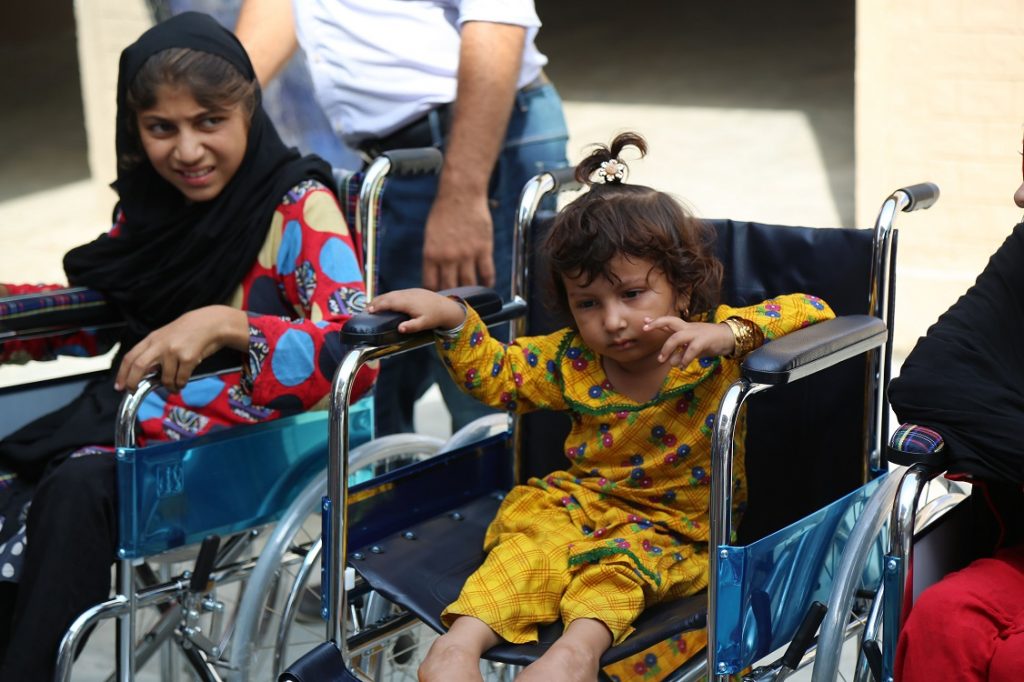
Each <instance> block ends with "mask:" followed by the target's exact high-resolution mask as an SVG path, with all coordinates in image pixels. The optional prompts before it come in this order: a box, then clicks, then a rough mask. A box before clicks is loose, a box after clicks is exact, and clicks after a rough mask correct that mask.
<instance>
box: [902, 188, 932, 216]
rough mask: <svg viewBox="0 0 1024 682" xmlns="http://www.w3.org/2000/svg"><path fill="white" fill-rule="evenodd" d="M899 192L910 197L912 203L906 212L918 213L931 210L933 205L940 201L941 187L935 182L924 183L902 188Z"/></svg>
mask: <svg viewBox="0 0 1024 682" xmlns="http://www.w3.org/2000/svg"><path fill="white" fill-rule="evenodd" d="M897 191H898V192H903V193H904V194H906V195H907V196H908V197H910V203H909V204H908V205H907V207H906V208H905V209H903V210H904V211H905V212H907V213H909V212H910V211H917V210H918V209H925V208H931V205H932V204H934V203H935V202H936V201H938V200H939V186H938V185H936V184H935V183H934V182H922V183H920V184H917V185H910V186H909V187H902V188H900V189H899V190H897Z"/></svg>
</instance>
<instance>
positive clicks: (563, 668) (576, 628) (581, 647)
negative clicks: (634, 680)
mask: <svg viewBox="0 0 1024 682" xmlns="http://www.w3.org/2000/svg"><path fill="white" fill-rule="evenodd" d="M611 644H612V634H611V632H609V631H608V628H607V627H606V626H605V625H604V623H602V622H600V621H598V620H594V619H592V618H579V619H577V620H574V621H573V622H572V623H570V624H569V627H568V628H566V629H565V632H563V633H562V636H561V637H559V638H558V641H557V642H555V643H554V644H552V645H551V648H550V649H548V650H547V653H545V654H544V655H543V656H541V657H540V658H538V659H537V660H536V661H534V662H533V663H531V664H530V665H529V666H528V667H527V668H526V670H524V671H523V674H522V675H520V676H519V677H517V678H516V680H517V681H518V682H594V680H596V679H597V673H598V670H599V669H600V664H601V654H603V653H604V652H605V650H606V649H608V647H609V646H611Z"/></svg>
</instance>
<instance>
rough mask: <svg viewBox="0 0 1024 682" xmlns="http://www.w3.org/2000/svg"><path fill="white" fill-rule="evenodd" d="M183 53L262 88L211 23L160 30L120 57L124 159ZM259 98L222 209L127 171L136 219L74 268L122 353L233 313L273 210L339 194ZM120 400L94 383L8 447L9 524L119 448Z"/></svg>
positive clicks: (88, 249) (196, 17)
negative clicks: (99, 298) (159, 57)
mask: <svg viewBox="0 0 1024 682" xmlns="http://www.w3.org/2000/svg"><path fill="white" fill-rule="evenodd" d="M175 47H185V48H191V49H193V50H198V51H201V52H209V53H210V54H215V55H218V56H220V57H223V58H224V59H226V60H227V61H228V62H229V63H231V64H232V65H233V66H234V67H235V68H237V69H238V70H239V71H240V72H241V73H242V74H243V75H244V76H245V77H246V78H248V79H249V80H254V79H255V74H254V72H253V68H252V64H251V63H250V62H249V57H248V56H247V55H246V53H245V50H244V49H243V48H242V45H241V43H239V42H238V39H237V38H235V36H234V35H232V34H231V33H230V32H229V31H227V30H225V29H224V28H222V27H221V26H220V25H219V24H218V23H217V22H216V21H214V20H213V19H212V18H211V17H209V16H207V15H205V14H199V13H196V12H188V13H185V14H180V15H177V16H175V17H173V18H171V19H168V20H167V21H165V22H163V23H161V24H158V25H156V26H154V27H153V28H151V29H149V30H148V31H146V32H145V33H143V34H142V36H141V37H140V38H139V39H138V40H137V41H135V42H134V43H132V44H131V45H129V46H128V47H127V48H126V49H125V50H124V52H122V53H121V64H120V70H119V72H118V79H117V104H118V108H117V140H116V143H117V152H118V157H119V159H120V157H121V154H122V153H123V152H125V151H126V150H128V149H134V148H136V147H137V146H138V145H134V146H133V145H132V143H133V140H132V139H131V138H130V137H129V136H130V135H132V134H134V133H133V132H132V129H131V128H129V126H128V124H127V122H128V121H129V117H132V116H135V112H133V111H131V110H130V109H129V108H128V107H127V106H126V95H127V91H128V86H129V85H130V84H131V82H132V80H133V79H134V78H135V75H136V74H137V73H138V72H139V69H140V68H141V67H142V65H143V63H144V62H145V61H146V60H147V59H148V58H150V57H151V56H153V55H154V54H156V53H157V52H160V51H162V50H166V49H169V48H175ZM258 98H259V91H258V90H257V104H256V108H255V110H254V113H253V119H252V123H251V126H250V128H249V134H248V141H247V147H246V152H245V156H244V158H243V160H242V162H241V164H240V166H239V168H238V171H237V172H236V173H235V175H234V177H233V178H231V180H230V182H228V184H227V186H226V187H224V189H223V190H222V191H221V193H220V194H219V195H218V196H217V197H215V198H214V199H211V200H209V201H205V202H198V203H189V202H187V201H186V200H185V198H184V196H183V195H182V194H181V193H180V192H178V191H177V190H176V189H175V188H174V187H173V186H171V185H170V184H169V183H168V182H166V181H165V180H164V179H163V178H161V177H160V176H159V175H158V174H157V172H156V171H155V170H154V169H153V166H152V165H151V164H150V163H149V161H148V159H145V158H143V159H142V160H141V161H140V162H139V163H138V164H137V165H135V166H133V167H132V168H130V169H127V170H126V169H122V168H120V164H119V170H118V177H117V181H116V182H115V183H114V184H113V187H114V189H115V190H116V191H117V193H118V195H119V197H120V203H119V207H120V208H121V209H122V210H123V211H124V215H125V222H124V223H123V224H122V227H121V230H120V233H119V234H118V236H116V237H110V236H107V235H104V236H101V237H100V238H99V239H96V240H95V241H93V242H90V243H89V244H85V245H84V246H80V247H78V248H76V249H73V250H72V251H70V252H69V253H68V254H67V256H65V258H64V269H65V271H66V272H67V275H68V281H69V282H70V283H71V284H74V285H78V286H87V287H90V288H93V289H97V290H99V291H102V292H103V293H104V294H105V295H106V296H107V297H108V298H109V299H110V300H112V301H113V302H114V303H115V304H116V305H117V307H118V308H119V311H120V313H121V314H122V315H123V316H124V318H125V320H126V321H127V323H128V327H127V331H125V332H123V333H122V336H121V352H122V353H123V352H124V351H126V350H127V349H128V348H130V347H131V346H132V345H134V344H135V343H136V342H138V341H140V340H141V339H142V338H143V337H144V336H145V335H146V334H148V333H149V332H150V331H152V330H154V329H156V328H157V327H160V326H161V325H164V324H167V323H169V322H171V321H173V320H174V319H176V318H177V317H179V316H180V315H182V314H183V313H185V312H187V311H189V310H193V309H195V308H199V307H202V306H205V305H210V304H215V303H224V302H227V301H228V300H229V298H230V297H231V295H232V293H233V292H234V290H235V289H236V288H237V287H238V285H239V284H240V283H241V281H242V278H243V277H245V275H246V273H248V272H249V270H250V269H251V268H252V265H253V263H254V262H255V261H256V257H257V254H258V253H259V250H260V247H261V246H262V245H263V243H264V241H265V240H266V236H267V231H268V229H269V227H270V223H271V219H272V217H273V214H274V210H275V208H276V207H277V206H278V204H279V203H280V202H281V200H282V199H283V198H284V196H285V194H286V193H287V192H288V190H289V189H290V188H292V187H293V186H295V185H296V184H298V183H299V182H300V181H302V180H304V179H307V178H315V179H317V180H320V181H321V182H322V183H323V184H324V185H326V186H327V187H329V188H333V186H334V183H333V179H332V177H331V170H330V167H329V166H328V165H327V163H326V162H324V161H323V160H321V159H320V158H318V157H315V156H307V157H304V158H301V157H300V156H299V153H298V152H297V151H296V150H294V149H289V148H287V147H285V146H284V143H282V142H281V138H280V137H278V135H277V131H276V130H275V129H274V126H273V124H272V123H271V121H270V119H269V118H268V117H267V115H266V113H265V112H264V111H263V108H262V106H260V104H259V99H258ZM255 312H270V311H255ZM211 360H213V358H211ZM116 363H117V361H116V360H115V367H116ZM213 364H214V365H218V364H220V363H219V362H214V363H213ZM237 364H239V357H238V356H237V354H236V355H235V356H233V357H232V358H229V359H228V366H230V365H237ZM204 367H208V365H207V364H205V363H204ZM120 399H121V395H120V394H119V393H118V392H116V391H114V387H113V379H112V378H111V377H109V376H107V377H102V378H98V379H95V380H93V381H92V382H91V383H90V384H89V385H88V386H87V387H86V389H85V391H84V392H83V393H82V395H81V396H79V397H78V398H76V399H75V400H74V401H72V402H71V403H70V404H68V405H67V406H65V407H63V408H61V409H59V410H57V411H55V412H51V413H50V414H47V415H44V416H42V417H40V418H39V419H36V420H35V421H33V422H31V423H29V424H27V425H26V426H23V427H22V428H21V429H19V430H18V431H16V432H15V433H12V434H10V435H9V436H8V437H6V438H5V439H4V440H3V441H2V442H0V463H2V464H3V465H4V466H6V467H7V468H10V469H13V470H15V471H17V472H18V473H19V474H20V476H21V478H19V479H18V481H17V482H16V485H15V486H11V487H9V488H8V489H6V490H4V491H0V514H3V515H6V516H7V517H8V518H13V517H12V516H11V513H17V512H16V511H14V512H12V510H17V509H20V507H21V505H22V504H23V503H24V501H26V500H27V499H28V497H29V496H30V495H31V486H32V483H33V482H34V481H35V480H36V479H37V478H38V476H39V475H40V474H42V473H43V471H44V470H45V469H46V467H47V466H51V467H52V466H55V465H56V464H58V463H59V462H60V461H62V460H63V459H64V458H65V457H66V456H67V455H68V454H69V453H71V452H72V451H74V450H75V449H77V448H79V447H82V446H85V445H110V444H112V443H113V439H114V418H115V415H116V411H117V406H118V403H119V401H120ZM15 530H17V524H4V526H3V529H2V531H0V542H3V541H4V540H5V539H6V538H7V537H9V536H10V534H11V533H13V532H14V531H15Z"/></svg>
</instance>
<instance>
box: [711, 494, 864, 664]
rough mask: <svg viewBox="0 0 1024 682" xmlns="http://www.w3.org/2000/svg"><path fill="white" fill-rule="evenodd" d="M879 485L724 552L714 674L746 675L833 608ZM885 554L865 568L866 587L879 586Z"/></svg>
mask: <svg viewBox="0 0 1024 682" xmlns="http://www.w3.org/2000/svg"><path fill="white" fill-rule="evenodd" d="M880 481H881V478H878V479H875V480H874V481H872V482H870V483H868V484H867V485H865V486H863V487H862V488H859V489H857V490H855V491H853V492H852V493H849V494H848V495H846V496H844V497H842V498H840V499H838V500H836V501H835V502H833V503H832V504H830V505H829V506H827V507H824V508H823V509H820V510H818V511H817V512H815V513H814V514H811V515H810V516H807V517H805V518H803V519H801V520H800V521H797V522H796V523H793V524H791V525H789V526H787V527H786V528H783V529H781V530H779V531H777V532H775V533H772V534H771V535H769V536H767V537H764V538H762V539H760V540H758V541H757V542H754V543H753V544H751V545H748V546H747V547H733V546H729V545H723V546H721V547H719V548H718V552H719V557H720V559H719V574H718V587H717V590H718V591H717V597H718V605H719V609H718V616H717V617H718V622H717V624H716V633H717V635H718V642H717V645H716V647H715V665H716V669H717V668H718V667H719V666H721V665H722V664H723V663H724V664H725V666H726V669H727V670H728V671H732V672H735V671H738V670H741V669H742V668H744V667H746V666H748V665H750V664H751V663H753V662H754V661H756V660H758V659H760V658H763V657H764V656H766V655H768V654H769V653H771V652H772V651H775V650H776V649H778V648H779V647H782V646H784V645H785V644H786V643H788V642H789V641H790V640H791V639H792V638H793V634H794V633H795V632H796V629H797V627H798V626H799V624H800V621H801V620H802V619H803V617H804V615H805V614H806V613H807V610H808V608H809V607H810V605H811V603H812V602H814V601H822V602H827V601H828V595H829V593H830V592H831V590H832V576H833V574H834V572H835V569H836V568H837V567H838V565H839V559H840V556H841V555H842V552H843V548H844V547H845V543H846V538H847V537H848V536H849V534H850V531H851V529H852V528H853V525H854V523H855V522H856V520H857V516H858V514H859V513H860V510H861V509H862V508H863V507H864V504H865V503H866V502H867V499H868V497H869V496H870V495H871V493H872V492H873V491H874V490H875V488H876V487H877V486H878V483H879V482H880ZM723 551H724V552H725V553H726V555H725V556H724V557H723V555H722V552H723ZM883 551H884V548H883V547H882V546H881V542H880V541H879V543H878V546H877V547H876V548H875V549H874V550H873V552H872V554H871V556H870V557H869V559H868V565H867V568H865V575H864V578H863V581H864V585H865V586H871V587H875V586H877V585H878V583H879V581H880V580H881V565H882V554H883Z"/></svg>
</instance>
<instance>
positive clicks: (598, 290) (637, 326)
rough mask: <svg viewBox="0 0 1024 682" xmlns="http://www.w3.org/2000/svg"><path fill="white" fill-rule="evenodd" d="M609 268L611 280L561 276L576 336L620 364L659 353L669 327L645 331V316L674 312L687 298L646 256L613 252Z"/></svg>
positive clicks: (633, 361) (686, 301)
mask: <svg viewBox="0 0 1024 682" xmlns="http://www.w3.org/2000/svg"><path fill="white" fill-rule="evenodd" d="M609 270H610V271H611V273H612V274H613V275H615V277H614V278H613V279H614V280H615V281H609V280H608V279H605V278H604V277H598V278H596V279H595V280H594V281H592V282H590V284H588V285H587V286H583V278H582V277H576V278H572V277H565V276H563V278H562V280H563V282H564V283H565V290H566V295H567V296H568V299H569V309H570V310H572V316H573V318H574V319H575V320H576V328H577V329H578V330H579V332H580V336H581V337H583V340H584V341H585V342H586V344H587V345H588V346H590V348H591V349H593V350H594V351H596V352H597V353H599V354H600V355H602V356H604V357H606V358H610V359H612V360H614V361H615V362H617V363H619V364H620V365H623V366H624V367H629V366H637V363H638V362H643V361H646V360H650V359H651V358H657V355H658V352H659V351H660V350H661V346H662V344H663V343H664V342H665V339H666V338H667V337H668V335H667V333H665V332H663V331H661V330H658V331H654V330H652V331H647V332H645V331H643V326H644V318H648V317H649V318H652V319H654V318H658V317H662V316H664V315H675V316H678V315H679V313H680V311H681V310H683V309H685V308H686V306H687V305H688V303H689V301H688V300H687V297H686V296H684V295H682V294H678V293H677V292H676V291H675V290H674V289H673V287H672V285H671V284H670V283H669V281H668V280H667V279H666V278H665V275H664V273H662V272H661V270H658V269H657V268H655V267H654V265H653V264H652V263H650V262H649V261H646V260H640V259H632V260H631V259H629V258H628V257H626V256H622V255H619V256H616V257H615V258H614V259H612V262H611V264H610V268H609Z"/></svg>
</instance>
